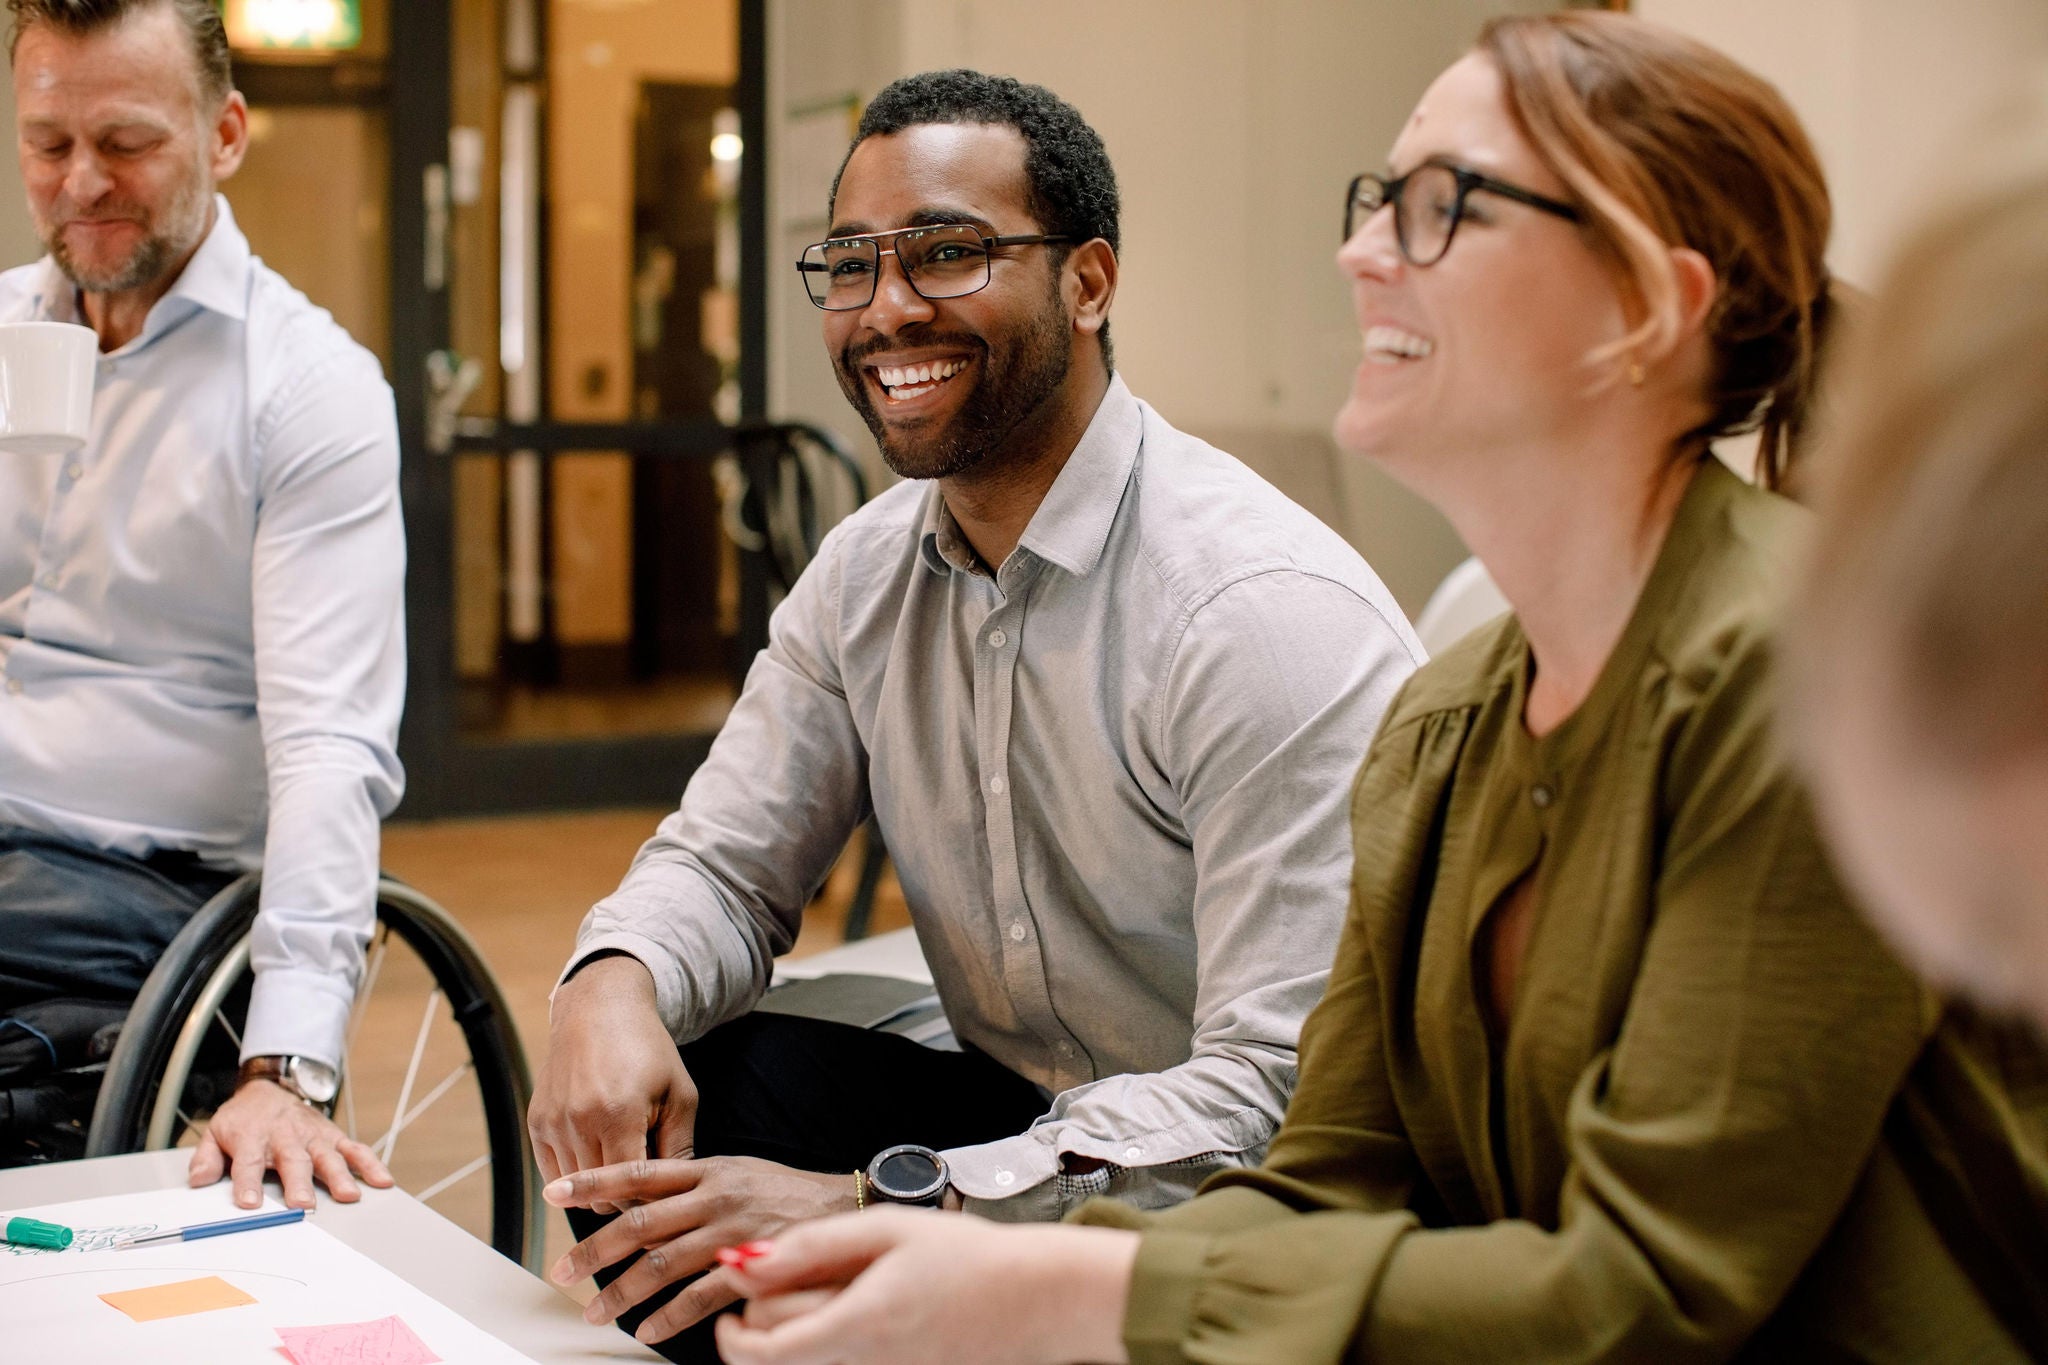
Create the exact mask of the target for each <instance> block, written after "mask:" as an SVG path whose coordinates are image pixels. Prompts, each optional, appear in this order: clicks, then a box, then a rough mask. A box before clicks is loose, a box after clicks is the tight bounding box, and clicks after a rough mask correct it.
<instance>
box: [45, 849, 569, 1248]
mask: <svg viewBox="0 0 2048 1365" xmlns="http://www.w3.org/2000/svg"><path fill="white" fill-rule="evenodd" d="M257 899H258V884H257V878H256V877H255V875H253V874H252V875H250V876H248V877H244V878H243V879H242V880H240V881H238V882H236V883H235V884H234V885H232V886H230V887H228V888H227V889H226V890H225V891H223V892H221V893H220V895H218V896H216V897H215V898H214V899H213V900H212V901H210V902H208V903H207V905H206V906H205V907H204V908H202V909H201V910H200V911H199V912H198V913H197V914H196V915H194V916H193V918H192V920H191V922H190V923H188V924H187V925H186V926H185V928H184V930H183V931H182V932H180V933H179V935H178V937H177V938H176V939H174V940H173V941H172V943H171V945H170V947H169V948H168V949H167V950H166V951H165V953H164V956H163V958H162V960H161V961H160V962H159V963H158V965H157V967H156V970H155V971H153V972H152V973H151V974H150V977H149V980H148V981H147V982H146V983H145V984H144V986H143V989H142V993H141V995H139V996H138V997H137V998H136V1001H135V1007H134V1009H133V1010H131V1011H130V1013H129V1016H128V1021H127V1023H126V1024H125V1025H124V1026H123V1028H122V1031H121V1039H120V1042H119V1044H118V1045H116V1047H115V1049H114V1053H113V1056H112V1057H111V1058H110V1059H109V1060H108V1062H107V1072H106V1077H105V1079H104V1081H103V1082H102V1083H101V1086H100V1093H99V1101H98V1104H97V1106H96V1107H95V1109H94V1111H93V1120H92V1130H91V1133H90V1135H89V1136H88V1138H87V1141H86V1155H87V1156H111V1155H115V1154H117V1153H122V1152H137V1151H151V1150H157V1149H161V1148H166V1147H177V1146H191V1145H192V1144H194V1143H196V1142H197V1141H198V1139H199V1135H200V1133H202V1132H203V1131H204V1128H205V1124H206V1121H207V1119H208V1117H209V1116H210V1115H211V1113H212V1111H213V1110H214V1108H215V1107H216V1106H218V1105H219V1104H220V1103H221V1102H222V1101H223V1100H224V1099H225V1098H226V1097H227V1095H228V1093H229V1092H230V1090H231V1089H232V1086H233V1072H234V1069H235V1063H236V1058H237V1057H238V1056H239V1054H240V1051H241V1031H240V1030H241V1021H242V1015H243V1013H244V1011H245V1010H246V1006H247V999H248V989H249V983H250V980H251V979H252V978H251V973H250V971H249V931H250V926H251V925H252V924H253V922H254V920H255V917H256V907H257ZM345 1048H346V1055H345V1056H344V1058H343V1061H342V1084H341V1092H340V1094H339V1095H338V1096H337V1098H336V1101H335V1108H334V1121H335V1122H336V1123H337V1124H339V1125H340V1126H341V1128H342V1130H343V1131H344V1132H346V1133H348V1134H349V1135H350V1136H351V1137H354V1138H357V1139H358V1140H360V1141H363V1142H366V1143H368V1144H369V1145H370V1147H371V1148H372V1149H374V1150H375V1151H376V1152H377V1153H378V1155H379V1156H380V1157H382V1158H383V1160H384V1162H385V1164H386V1165H387V1166H389V1167H390V1168H391V1172H392V1174H393V1176H395V1177H396V1178H397V1180H398V1183H399V1185H400V1187H401V1188H403V1189H405V1190H407V1191H409V1192H411V1193H412V1194H413V1196H414V1197H415V1198H417V1199H419V1200H421V1201H422V1202H423V1203H426V1204H428V1205H430V1206H431V1207H433V1208H434V1209H436V1210H437V1211H438V1212H440V1213H442V1214H443V1215H444V1216H446V1217H448V1218H449V1219H450V1220H451V1221H453V1222H456V1223H457V1224H460V1225H462V1226H464V1227H466V1228H468V1229H469V1230H470V1231H471V1232H473V1233H475V1234H476V1235H477V1236H478V1237H480V1238H482V1239H483V1240H486V1241H488V1242H490V1244H491V1245H492V1246H493V1247H495V1248H497V1250H498V1251H499V1252H501V1253H502V1254H504V1255H505V1256H507V1257H510V1258H511V1259H512V1260H515V1261H519V1262H521V1263H522V1264H524V1265H526V1266H527V1268H528V1269H532V1270H538V1269H539V1263H540V1258H541V1240H542V1218H543V1216H544V1213H545V1209H544V1207H543V1205H542V1204H541V1201H540V1197H539V1175H538V1172H537V1171H536V1170H535V1168H534V1164H533V1156H532V1149H531V1146H530V1144H529V1141H528V1138H527V1134H526V1106H527V1102H528V1100H529V1099H530V1098H531V1096H532V1089H533V1085H532V1078H531V1075H530V1073H529V1071H528V1069H527V1065H526V1056H525V1052H524V1050H523V1049H522V1048H521V1047H520V1044H519V1035H518V1033H517V1031H516V1030H515V1029H514V1027H513V1022H512V1015H511V1012H510V1010H508V1009H507V1008H506V1005H505V1001H504V998H503V996H502V995H501V994H500V993H499V990H498V986H497V983H496V981H495V980H493V979H492V977H491V974H490V970H489V968H487V967H486V966H485V965H484V961H483V958H482V956H481V955H480V954H479V953H478V952H477V949H476V946H475V944H474V943H472V942H471V941H470V938H469V936H468V935H467V934H466V933H465V932H463V930H462V928H461V926H460V925H458V924H457V923H456V922H455V921H454V919H452V918H451V917H450V916H449V915H448V913H447V912H446V911H445V910H443V909H441V908H440V907H439V906H437V905H435V904H434V903H433V902H432V901H430V900H428V899H426V898H425V897H424V896H421V895H420V894H419V893H418V892H416V891H413V890H412V889H411V888H409V887H407V886H405V885H403V884H402V883H399V882H396V881H393V880H392V879H390V878H385V879H384V880H383V881H382V882H380V883H379V884H378V888H377V928H376V932H375V933H374V934H373V936H372V937H371V939H370V943H369V945H368V949H367V951H366V954H365V960H364V967H363V979H362V984H361V987H360V988H359V989H358V991H357V995H356V1002H355V1005H354V1008H353V1010H352V1011H351V1014H350V1017H349V1029H348V1037H347V1041H346V1044H345Z"/></svg>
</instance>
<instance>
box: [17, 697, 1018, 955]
mask: <svg viewBox="0 0 2048 1365" xmlns="http://www.w3.org/2000/svg"><path fill="white" fill-rule="evenodd" d="M13 686H16V687H19V686H20V684H19V683H15V684H13ZM1010 941H1011V942H1012V943H1022V942H1023V941H1024V926H1023V925H1021V924H1013V925H1011V926H1010Z"/></svg>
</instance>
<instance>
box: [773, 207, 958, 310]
mask: <svg viewBox="0 0 2048 1365" xmlns="http://www.w3.org/2000/svg"><path fill="white" fill-rule="evenodd" d="M888 249H890V250H893V251H894V252H895V254H896V260H897V262H898V263H899V264H900V265H901V266H902V267H903V273H904V275H905V276H906V277H908V278H909V280H910V284H911V287H912V288H913V289H915V290H917V292H918V293H919V294H921V295H923V296H924V297H925V298H928V299H951V298H958V297H959V296H960V295H962V294H972V293H973V292H974V291H975V290H977V289H980V288H982V287H983V286H985V285H987V284H988V281H989V267H988V247H987V246H985V245H984V244H983V242H982V238H981V233H980V232H979V231H978V230H977V229H975V228H973V227H971V226H968V225H965V224H961V225H948V226H943V227H931V228H914V229H912V230H910V231H908V232H899V233H897V234H895V236H894V238H893V239H892V240H891V242H890V246H889V248H888ZM882 251H883V247H882V246H881V244H880V243H879V242H877V241H876V240H875V239H874V238H872V237H845V238H841V239H839V240H837V241H830V242H819V243H818V244H816V245H815V246H810V247H806V248H804V255H803V261H802V262H801V264H800V271H801V273H802V275H803V277H804V286H805V288H807V289H809V290H810V293H811V300H812V302H814V303H816V304H818V305H819V306H821V307H823V308H826V309H830V310H834V311H847V310H851V309H855V308H865V307H867V306H868V304H869V303H870V302H871V301H873V299H874V297H875V281H876V279H877V278H878V277H879V275H880V274H881V264H882Z"/></svg>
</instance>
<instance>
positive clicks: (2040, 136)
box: [1786, 86, 2048, 767]
mask: <svg viewBox="0 0 2048 1365" xmlns="http://www.w3.org/2000/svg"><path fill="white" fill-rule="evenodd" d="M2004 113H2005V123H2004V128H2003V131H2001V132H1995V133H1994V134H1993V135H1992V136H1991V137H1989V138H1987V139H1983V140H1980V141H1979V142H1977V143H1976V144H1975V145H1974V146H1973V147H1972V148H1970V149H1968V150H1967V151H1966V152H1965V156H1966V157H1972V156H1973V157H1974V158H1975V164H1974V165H1967V166H1964V167H1963V168H1961V169H1960V170H1959V171H1957V172H1956V173H1955V174H1954V175H1952V176H1951V181H1952V183H1951V184H1950V186H1949V187H1948V189H1946V190H1944V191H1941V192H1938V193H1936V194H1934V195H1933V196H1932V197H1933V201H1934V202H1935V203H1937V204H1939V205H1940V207H1939V208H1938V209H1937V210H1936V212H1935V213H1934V215H1933V216H1931V217H1930V218H1928V219H1926V220H1925V221H1924V222H1923V223H1922V225H1921V226H1920V227H1919V228H1918V229H1917V230H1916V231H1915V232H1913V233H1912V234H1911V235H1910V236H1909V237H1908V238H1907V240H1906V241H1905V243H1904V244H1903V246H1902V248H1901V249H1900V251H1899V253H1898V254H1897V256H1896V257H1895V258H1894V260H1893V262H1892V264H1891V267H1890V270H1889V272H1888V274H1887V277H1886V280H1885V283H1884V284H1883V286H1882V287H1881V288H1880V290H1879V291H1878V294H1877V298H1876V301H1875V303H1874V305H1873V306H1872V309H1871V312H1870V315H1869V316H1868V318H1867V319H1863V318H1859V319H1858V322H1857V325H1856V327H1855V329H1854V332H1853V334H1852V336H1851V338H1850V341H1851V345H1850V348H1849V356H1848V358H1847V363H1846V365H1845V367H1844V370H1843V373H1842V375H1841V376H1840V389H1839V393H1838V399H1839V403H1840V408H1839V411H1838V412H1837V414H1836V417H1837V419H1838V420H1837V421H1836V422H1835V423H1833V424H1832V425H1831V428H1830V430H1829V431H1828V432H1826V433H1825V434H1824V439H1823V441H1822V444H1821V452H1820V454H1819V456H1818V458H1817V459H1816V460H1815V470H1814V473H1815V476H1816V480H1815V482H1816V490H1815V491H1816V494H1817V498H1818V502H1819V505H1820V508H1821V510H1822V517H1821V524H1820V527H1819V530H1818V533H1817V536H1816V541H1815V545H1814V549H1813V559H1812V565H1811V571H1810V574H1809V578H1808V581H1807V583H1806V586H1805V589H1804V595H1803V598H1802V600H1801V602H1800V604H1799V610H1798V612H1797V614H1796V617H1795V624H1794V625H1793V626H1792V627H1791V628H1790V629H1788V631H1787V633H1786V653H1787V656H1788V658H1787V663H1788V668H1789V677H1790V686H1791V692H1792V695H1791V701H1792V706H1791V708H1790V710H1791V717H1790V718H1791V720H1792V721H1793V723H1794V724H1795V725H1799V724H1801V723H1802V721H1804V720H1805V719H1807V718H1808V717H1810V716H1811V715H1812V713H1813V712H1814V711H1815V709H1816V708H1818V707H1821V706H1826V705H1828V704H1829V695H1830V693H1832V692H1833V691H1834V690H1835V689H1836V687H1837V686H1838V685H1839V684H1840V683H1841V682H1843V681H1847V680H1851V679H1854V680H1856V681H1857V682H1858V683H1859V684H1868V683H1871V682H1874V683H1875V684H1876V685H1877V686H1878V688H1879V690H1878V692H1877V693H1876V694H1875V695H1876V696H1877V697H1878V698H1879V699H1880V701H1881V702H1882V703H1884V704H1886V705H1887V709H1888V711H1889V713H1890V715H1891V717H1892V723H1891V725H1890V726H1888V728H1890V729H1891V730H1892V731H1893V733H1895V734H1897V735H1898V736H1899V738H1901V739H1902V740H1903V741H1905V742H1906V743H1907V744H1908V745H1909V746H1910V751H1911V752H1913V753H1915V754H1916V755H1918V756H1920V757H1922V758H1930V759H1933V760H1935V761H1937V762H1942V763H1948V764H1951V765H1957V766H1961V767H1969V766H1975V765H1980V764H1982V763H1984V762H1985V761H1987V760H1989V759H1991V758H1992V757H1994V756H1995V755H1997V754H2000V753H2007V752H2024V751H2026V750H2028V749H2030V748H2033V749H2038V748H2041V747H2044V746H2048V86H2042V87H2038V88H2036V89H2034V90H2031V91H2030V92H2028V94H2027V95H2026V97H2025V98H2023V99H2022V100H2021V101H2019V102H2018V103H2017V104H2015V105H2014V106H2013V107H2011V108H2009V109H2007V110H2006V111H2004Z"/></svg>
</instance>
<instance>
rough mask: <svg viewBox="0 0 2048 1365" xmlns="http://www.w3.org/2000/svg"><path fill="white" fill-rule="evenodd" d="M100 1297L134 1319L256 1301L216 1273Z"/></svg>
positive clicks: (146, 1319) (174, 1315)
mask: <svg viewBox="0 0 2048 1365" xmlns="http://www.w3.org/2000/svg"><path fill="white" fill-rule="evenodd" d="M100 1298H101V1299H102V1300H103V1301H104V1302H106V1303H107V1304H109V1305H111V1306H113V1307H115V1308H118V1309H120V1310H121V1311H122V1312H123V1313H126V1314H127V1315H128V1316H129V1317H131V1318H133V1319H135V1320H136V1321H137V1322H155V1321H156V1320H157V1319H158V1318H182V1317H185V1316H187V1315H188V1314H192V1313H211V1312H212V1311H213V1310H214V1309H216V1308H240V1307H241V1306H242V1305H243V1304H245V1303H254V1302H256V1300H255V1299H253V1298H251V1297H250V1296H249V1295H247V1294H244V1293H243V1292H242V1291H241V1290H239V1289H237V1288H235V1287H234V1286H233V1285H231V1284H229V1283H228V1282H227V1281H226V1280H223V1279H222V1278H221V1277H220V1276H218V1275H208V1276H206V1277H205V1278H203V1279H197V1280H179V1281H178V1282H177V1283H175V1284H157V1285H151V1286H150V1287H149V1288H147V1289H124V1290H122V1291H121V1292H120V1293H118V1294H102V1295H100Z"/></svg>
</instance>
